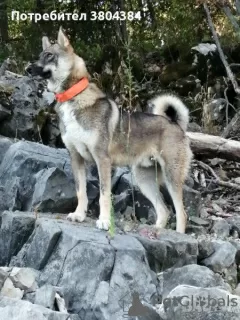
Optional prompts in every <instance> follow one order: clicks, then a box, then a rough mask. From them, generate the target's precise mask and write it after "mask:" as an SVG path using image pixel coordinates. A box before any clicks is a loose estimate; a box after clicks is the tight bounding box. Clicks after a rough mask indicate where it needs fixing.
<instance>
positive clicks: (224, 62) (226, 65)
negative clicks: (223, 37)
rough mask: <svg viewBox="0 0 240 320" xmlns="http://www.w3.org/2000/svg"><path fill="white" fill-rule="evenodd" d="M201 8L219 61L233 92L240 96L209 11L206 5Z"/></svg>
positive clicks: (239, 90) (239, 89)
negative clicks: (204, 13)
mask: <svg viewBox="0 0 240 320" xmlns="http://www.w3.org/2000/svg"><path fill="white" fill-rule="evenodd" d="M203 7H204V10H205V12H206V14H207V20H208V25H209V28H210V30H211V32H212V35H213V39H214V41H215V43H216V46H217V49H218V52H219V56H220V59H221V60H222V63H223V65H224V67H225V69H226V73H227V76H228V78H229V79H230V80H231V82H232V85H233V88H234V90H235V92H236V93H237V94H240V88H239V86H238V83H237V81H236V79H235V76H234V74H233V72H232V70H231V69H230V67H229V64H228V63H227V60H226V58H225V56H224V53H223V50H222V47H221V44H220V41H219V38H218V35H217V32H216V30H215V27H214V25H213V21H212V17H211V14H210V11H209V9H208V6H207V4H206V3H204V4H203Z"/></svg>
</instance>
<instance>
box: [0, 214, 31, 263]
mask: <svg viewBox="0 0 240 320" xmlns="http://www.w3.org/2000/svg"><path fill="white" fill-rule="evenodd" d="M1 219H2V223H1V229H0V243H1V245H0V266H5V265H7V264H8V263H9V261H10V259H11V257H12V256H14V255H16V254H17V253H18V252H19V250H20V249H21V248H22V246H23V245H24V243H25V242H26V241H27V239H28V238H29V237H30V235H31V233H32V232H33V230H34V225H35V217H34V215H33V213H22V212H18V211H17V212H14V213H13V212H10V211H5V212H3V214H2V216H1Z"/></svg>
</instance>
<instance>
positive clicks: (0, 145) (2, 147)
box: [0, 136, 13, 164]
mask: <svg viewBox="0 0 240 320" xmlns="http://www.w3.org/2000/svg"><path fill="white" fill-rule="evenodd" d="M12 144H13V140H12V139H9V138H7V137H3V136H0V164H1V162H2V160H3V158H4V156H5V153H6V152H7V150H8V148H9V147H10V146H11V145H12Z"/></svg>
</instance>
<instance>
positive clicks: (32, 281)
mask: <svg viewBox="0 0 240 320" xmlns="http://www.w3.org/2000/svg"><path fill="white" fill-rule="evenodd" d="M36 277H37V272H36V270H33V269H30V268H17V267H14V268H13V269H12V271H11V273H10V276H9V278H10V279H11V280H12V282H13V285H14V287H15V288H19V289H21V290H24V291H27V290H34V289H35V288H36V287H37V284H36Z"/></svg>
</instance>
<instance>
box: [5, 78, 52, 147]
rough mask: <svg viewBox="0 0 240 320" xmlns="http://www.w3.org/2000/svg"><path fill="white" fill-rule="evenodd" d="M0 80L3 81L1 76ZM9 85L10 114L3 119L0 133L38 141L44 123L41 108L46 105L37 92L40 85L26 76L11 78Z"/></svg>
mask: <svg viewBox="0 0 240 320" xmlns="http://www.w3.org/2000/svg"><path fill="white" fill-rule="evenodd" d="M1 81H2V82H3V81H4V78H3V77H2V78H1ZM11 85H12V87H13V90H12V93H11V96H10V99H9V100H10V101H11V114H7V115H8V117H6V116H5V118H4V119H3V121H2V123H1V127H0V134H3V135H5V136H8V137H16V138H19V139H21V138H24V139H27V140H30V141H32V140H37V141H39V132H41V129H42V127H43V125H44V123H45V117H44V112H43V110H44V109H45V108H46V107H47V106H48V103H47V101H46V100H45V99H43V98H42V97H41V96H40V94H39V92H40V90H41V89H40V87H41V86H42V85H41V84H40V83H38V82H36V81H33V79H30V78H28V77H21V78H15V79H12V81H11ZM9 111H10V110H9V108H8V112H9ZM5 115H6V112H5Z"/></svg>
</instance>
